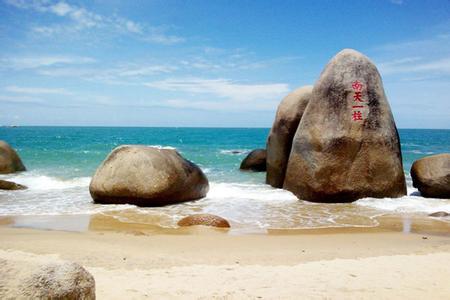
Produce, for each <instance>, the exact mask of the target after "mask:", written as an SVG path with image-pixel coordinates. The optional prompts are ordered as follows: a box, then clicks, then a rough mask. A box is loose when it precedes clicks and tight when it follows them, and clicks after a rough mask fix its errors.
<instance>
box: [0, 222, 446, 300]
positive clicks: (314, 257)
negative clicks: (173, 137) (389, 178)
mask: <svg viewBox="0 0 450 300" xmlns="http://www.w3.org/2000/svg"><path fill="white" fill-rule="evenodd" d="M3 223H6V222H5V220H3ZM98 223H99V222H98V220H97V224H98ZM100 223H103V228H102V229H101V227H97V229H95V228H91V230H89V231H85V232H68V231H53V230H36V229H28V228H11V227H7V226H1V227H0V239H1V241H2V242H1V243H0V258H2V259H9V260H13V261H14V260H19V261H36V260H37V261H54V260H69V261H75V262H78V263H80V264H81V265H83V266H84V267H85V268H86V269H87V270H88V271H89V272H90V273H91V274H92V275H93V276H94V278H95V281H96V294H97V298H98V299H125V298H126V299H143V298H146V299H181V298H183V299H299V297H300V298H302V299H424V298H428V299H448V295H449V293H450V286H449V285H448V279H449V278H450V269H449V268H448V261H449V260H450V234H449V231H448V229H449V227H448V223H443V224H441V225H442V226H440V227H436V226H435V227H434V228H435V229H436V228H440V230H438V231H436V230H434V231H433V232H426V230H425V231H424V232H419V233H417V232H416V233H414V232H413V233H408V234H405V233H402V232H399V231H388V230H381V229H377V230H372V231H368V230H364V229H360V230H357V231H355V230H354V229H353V232H352V231H345V230H332V229H329V230H314V231H303V232H302V231H292V232H290V233H289V231H285V232H272V233H267V234H259V235H230V234H227V232H226V231H221V230H213V229H209V228H206V227H193V228H191V229H189V230H172V231H159V232H158V231H155V230H154V229H153V230H152V231H151V233H148V232H145V231H143V230H136V229H135V228H133V227H132V226H131V227H130V228H129V229H130V230H128V231H124V230H123V228H118V227H116V228H115V229H116V230H111V229H112V228H111V226H110V225H111V223H110V224H109V225H108V226H107V224H108V222H106V223H105V222H100ZM108 227H109V229H108ZM119 229H121V230H119ZM141 229H142V228H141Z"/></svg>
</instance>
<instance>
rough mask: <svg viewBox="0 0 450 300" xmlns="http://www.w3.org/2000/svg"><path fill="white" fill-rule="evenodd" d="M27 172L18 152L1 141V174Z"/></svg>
mask: <svg viewBox="0 0 450 300" xmlns="http://www.w3.org/2000/svg"><path fill="white" fill-rule="evenodd" d="M19 171H25V166H24V165H23V163H22V160H21V159H20V157H19V155H18V154H17V152H16V151H15V150H14V149H13V148H12V147H11V146H10V145H9V144H8V143H6V142H5V141H0V174H8V173H14V172H19Z"/></svg>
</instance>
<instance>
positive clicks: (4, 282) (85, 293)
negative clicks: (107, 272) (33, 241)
mask: <svg viewBox="0 0 450 300" xmlns="http://www.w3.org/2000/svg"><path fill="white" fill-rule="evenodd" d="M0 298H1V299H55V300H60V299H61V300H63V299H64V300H75V299H83V300H93V299H95V281H94V277H92V275H91V274H90V273H89V272H87V271H86V270H85V269H84V268H83V267H82V266H80V265H79V264H76V263H72V262H63V261H57V262H52V263H50V262H46V263H41V262H37V261H34V260H31V261H29V260H26V261H22V260H18V259H17V260H16V259H14V260H6V259H1V258H0Z"/></svg>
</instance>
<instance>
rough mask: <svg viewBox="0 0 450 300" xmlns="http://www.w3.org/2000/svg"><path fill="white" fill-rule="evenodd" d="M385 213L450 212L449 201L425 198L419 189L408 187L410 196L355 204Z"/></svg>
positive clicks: (360, 201)
mask: <svg viewBox="0 0 450 300" xmlns="http://www.w3.org/2000/svg"><path fill="white" fill-rule="evenodd" d="M355 203H356V204H357V205H360V206H364V207H370V208H374V209H377V210H381V211H385V212H394V213H401V214H405V213H406V214H414V213H419V214H429V213H434V212H437V211H446V212H450V200H449V199H436V198H424V197H422V196H420V192H419V191H418V190H417V189H414V188H410V187H408V195H407V196H403V197H401V198H383V199H375V198H364V199H360V200H358V201H356V202H355Z"/></svg>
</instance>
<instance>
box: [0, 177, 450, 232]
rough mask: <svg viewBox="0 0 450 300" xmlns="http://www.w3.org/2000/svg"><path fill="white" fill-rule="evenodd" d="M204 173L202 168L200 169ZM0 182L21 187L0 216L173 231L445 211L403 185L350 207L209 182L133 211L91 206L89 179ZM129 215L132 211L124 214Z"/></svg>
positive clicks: (0, 202) (368, 221) (6, 198)
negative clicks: (217, 221)
mask: <svg viewBox="0 0 450 300" xmlns="http://www.w3.org/2000/svg"><path fill="white" fill-rule="evenodd" d="M205 172H208V170H205ZM0 178H4V179H7V180H12V181H15V182H17V183H20V184H24V185H27V186H28V187H29V189H28V190H24V191H3V192H0V215H3V216H5V215H16V216H17V215H66V214H71V215H73V214H86V215H89V214H96V213H103V212H109V211H116V212H117V211H119V212H123V213H122V214H120V217H121V218H123V220H121V221H124V222H127V221H129V222H136V220H135V219H133V218H136V215H137V214H138V215H139V216H140V217H139V216H138V217H139V220H138V221H139V222H143V223H146V222H147V223H151V224H153V225H159V226H163V227H176V223H177V221H178V220H179V219H180V218H182V217H184V216H187V215H190V214H195V213H211V214H216V215H220V216H222V217H224V218H226V219H228V220H229V221H230V222H231V223H232V226H233V228H235V229H236V230H237V231H240V230H244V231H246V230H250V231H251V230H261V229H266V228H324V227H374V226H377V225H378V222H377V221H376V217H378V216H380V215H385V214H392V213H394V214H419V215H424V214H429V213H432V212H436V211H450V200H445V199H429V198H423V197H420V194H419V193H418V192H417V190H416V189H414V188H411V187H408V195H407V196H404V197H402V198H397V199H393V198H384V199H375V198H364V199H360V200H358V201H356V202H354V203H342V204H321V203H311V202H306V201H301V200H298V199H297V197H296V196H295V195H293V194H292V193H290V192H289V191H286V190H282V189H275V188H272V187H270V186H269V185H266V184H262V183H260V184H251V183H236V182H234V183H225V182H210V190H209V192H208V194H207V196H206V197H205V198H202V199H200V200H198V201H190V202H185V203H180V204H176V205H169V206H165V207H153V208H152V207H148V208H142V207H141V208H137V207H136V206H133V205H100V204H94V203H93V202H92V199H91V197H90V195H89V188H88V186H89V182H90V178H89V177H78V178H73V179H68V180H65V179H61V178H55V177H51V176H47V175H43V174H37V173H33V172H24V173H20V174H17V175H13V176H6V175H2V176H0ZM130 210H131V212H134V213H129V212H130Z"/></svg>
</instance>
